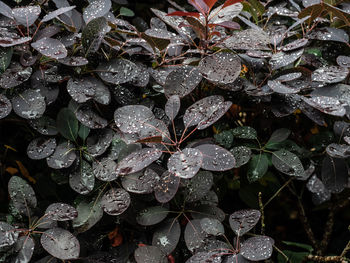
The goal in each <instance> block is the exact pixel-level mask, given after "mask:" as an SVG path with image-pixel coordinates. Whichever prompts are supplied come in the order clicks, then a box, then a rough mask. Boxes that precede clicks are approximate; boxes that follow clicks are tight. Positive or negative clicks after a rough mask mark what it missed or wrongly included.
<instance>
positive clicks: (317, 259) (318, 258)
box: [306, 255, 349, 263]
mask: <svg viewBox="0 0 350 263" xmlns="http://www.w3.org/2000/svg"><path fill="white" fill-rule="evenodd" d="M306 259H307V260H312V261H315V262H341V263H347V262H349V261H348V260H347V259H346V258H345V257H341V256H325V257H322V256H316V255H308V256H307V257H306Z"/></svg>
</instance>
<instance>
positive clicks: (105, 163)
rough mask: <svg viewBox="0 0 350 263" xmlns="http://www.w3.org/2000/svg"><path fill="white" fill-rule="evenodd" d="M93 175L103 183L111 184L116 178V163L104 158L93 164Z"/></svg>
mask: <svg viewBox="0 0 350 263" xmlns="http://www.w3.org/2000/svg"><path fill="white" fill-rule="evenodd" d="M92 169H93V173H94V175H95V177H96V178H97V179H99V180H101V181H104V182H111V181H114V180H115V179H117V178H118V173H117V171H116V169H117V163H116V162H115V161H113V160H112V159H110V158H108V157H105V158H102V159H101V160H96V161H94V162H93V166H92Z"/></svg>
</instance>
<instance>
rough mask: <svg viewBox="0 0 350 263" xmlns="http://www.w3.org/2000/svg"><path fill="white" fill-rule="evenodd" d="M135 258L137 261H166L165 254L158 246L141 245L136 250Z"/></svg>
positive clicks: (153, 262)
mask: <svg viewBox="0 0 350 263" xmlns="http://www.w3.org/2000/svg"><path fill="white" fill-rule="evenodd" d="M134 256H135V260H136V262H137V263H165V262H166V261H167V259H166V257H165V255H164V254H163V252H162V251H161V250H160V248H158V247H156V246H141V247H138V248H137V249H136V250H135V253H134Z"/></svg>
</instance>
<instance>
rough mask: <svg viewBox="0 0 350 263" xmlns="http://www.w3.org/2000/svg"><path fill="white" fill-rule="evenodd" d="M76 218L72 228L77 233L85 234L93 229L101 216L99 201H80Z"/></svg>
mask: <svg viewBox="0 0 350 263" xmlns="http://www.w3.org/2000/svg"><path fill="white" fill-rule="evenodd" d="M76 209H77V211H78V217H76V218H75V219H73V227H74V229H76V231H77V232H78V233H82V232H85V231H87V230H89V229H90V228H91V227H93V226H94V225H95V224H96V223H97V222H98V221H100V219H101V218H102V216H103V210H102V207H101V203H100V201H99V200H93V201H91V202H87V201H85V200H83V201H81V202H80V203H79V204H78V206H77V208H76Z"/></svg>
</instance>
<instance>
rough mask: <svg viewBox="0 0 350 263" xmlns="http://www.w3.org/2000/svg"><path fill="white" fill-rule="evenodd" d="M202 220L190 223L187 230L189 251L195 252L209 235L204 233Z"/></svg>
mask: <svg viewBox="0 0 350 263" xmlns="http://www.w3.org/2000/svg"><path fill="white" fill-rule="evenodd" d="M200 222H201V221H200V219H193V220H191V221H189V222H188V223H187V225H186V228H185V233H184V238H185V242H186V246H187V248H188V250H189V251H191V252H193V251H194V250H196V249H198V248H199V247H200V246H201V245H202V244H203V241H204V239H205V238H206V236H207V234H206V233H205V232H204V231H203V229H202V227H201V223H200Z"/></svg>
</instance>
